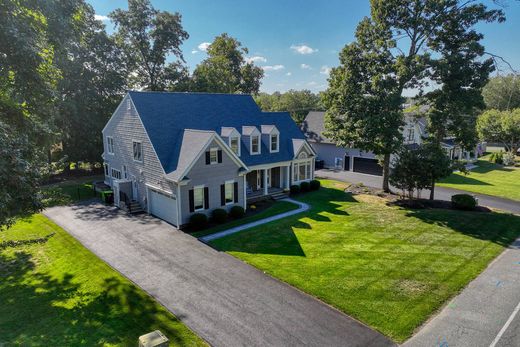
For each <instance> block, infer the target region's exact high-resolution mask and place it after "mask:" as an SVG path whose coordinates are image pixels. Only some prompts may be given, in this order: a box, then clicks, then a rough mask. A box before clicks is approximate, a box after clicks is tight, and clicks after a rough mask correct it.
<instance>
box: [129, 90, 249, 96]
mask: <svg viewBox="0 0 520 347" xmlns="http://www.w3.org/2000/svg"><path fill="white" fill-rule="evenodd" d="M127 93H139V94H182V95H185V94H196V95H233V96H235V95H236V96H250V97H253V96H252V95H251V94H246V93H238V94H234V93H208V92H173V91H167V90H127Z"/></svg>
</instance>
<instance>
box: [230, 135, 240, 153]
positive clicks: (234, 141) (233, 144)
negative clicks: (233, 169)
mask: <svg viewBox="0 0 520 347" xmlns="http://www.w3.org/2000/svg"><path fill="white" fill-rule="evenodd" d="M229 147H230V148H231V150H232V151H233V153H235V154H236V155H238V156H239V157H240V137H238V136H234V137H230V138H229Z"/></svg>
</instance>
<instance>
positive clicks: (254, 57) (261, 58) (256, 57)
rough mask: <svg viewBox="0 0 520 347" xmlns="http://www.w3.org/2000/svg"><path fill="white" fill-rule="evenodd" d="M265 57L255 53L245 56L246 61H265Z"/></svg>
mask: <svg viewBox="0 0 520 347" xmlns="http://www.w3.org/2000/svg"><path fill="white" fill-rule="evenodd" d="M266 61H267V59H266V58H265V57H262V56H260V55H255V56H252V57H246V62H248V63H265V62H266Z"/></svg>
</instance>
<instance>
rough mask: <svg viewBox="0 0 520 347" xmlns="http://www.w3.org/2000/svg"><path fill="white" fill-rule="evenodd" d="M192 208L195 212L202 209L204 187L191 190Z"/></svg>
mask: <svg viewBox="0 0 520 347" xmlns="http://www.w3.org/2000/svg"><path fill="white" fill-rule="evenodd" d="M193 207H194V208H195V211H200V210H203V209H204V187H203V186H200V187H195V188H193Z"/></svg>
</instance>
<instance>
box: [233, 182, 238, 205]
mask: <svg viewBox="0 0 520 347" xmlns="http://www.w3.org/2000/svg"><path fill="white" fill-rule="evenodd" d="M233 189H234V191H235V192H234V193H235V194H233V195H234V197H235V203H237V202H238V182H235V183H234V184H233Z"/></svg>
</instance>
